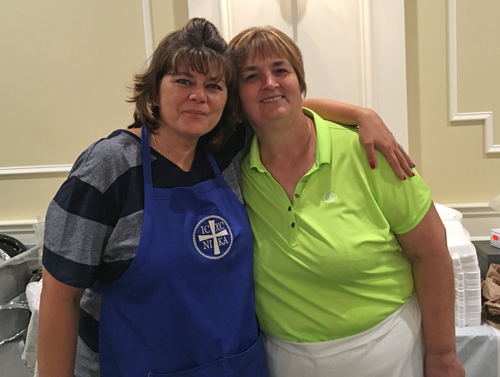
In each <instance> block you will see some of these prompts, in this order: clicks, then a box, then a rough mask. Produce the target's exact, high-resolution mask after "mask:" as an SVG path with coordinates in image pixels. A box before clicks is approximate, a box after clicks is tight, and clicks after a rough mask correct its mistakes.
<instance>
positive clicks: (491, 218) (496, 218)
mask: <svg viewBox="0 0 500 377" xmlns="http://www.w3.org/2000/svg"><path fill="white" fill-rule="evenodd" d="M443 205H445V206H446V207H450V208H453V209H456V210H457V211H459V212H460V213H461V214H462V216H463V218H462V224H463V226H464V227H465V229H467V231H468V232H469V234H470V236H471V239H472V241H485V240H489V239H490V229H493V228H500V212H497V211H495V210H493V209H492V208H491V207H490V206H489V205H488V203H461V204H443Z"/></svg>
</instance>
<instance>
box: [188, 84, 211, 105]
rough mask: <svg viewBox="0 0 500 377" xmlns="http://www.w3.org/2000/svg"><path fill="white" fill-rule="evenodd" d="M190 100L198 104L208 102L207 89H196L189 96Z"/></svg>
mask: <svg viewBox="0 0 500 377" xmlns="http://www.w3.org/2000/svg"><path fill="white" fill-rule="evenodd" d="M189 99H190V100H191V101H195V102H197V103H205V102H207V94H206V93H205V88H203V87H198V86H197V87H194V88H193V91H192V92H191V93H190V94H189Z"/></svg>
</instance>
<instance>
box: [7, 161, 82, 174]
mask: <svg viewBox="0 0 500 377" xmlns="http://www.w3.org/2000/svg"><path fill="white" fill-rule="evenodd" d="M72 167H73V165H72V164H69V165H40V166H15V167H7V168H0V176H10V175H32V174H54V173H69V172H70V171H71V168H72Z"/></svg>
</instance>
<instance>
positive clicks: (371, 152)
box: [364, 143, 377, 169]
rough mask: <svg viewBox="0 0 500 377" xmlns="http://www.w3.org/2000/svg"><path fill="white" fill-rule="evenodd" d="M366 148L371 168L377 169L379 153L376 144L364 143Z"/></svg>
mask: <svg viewBox="0 0 500 377" xmlns="http://www.w3.org/2000/svg"><path fill="white" fill-rule="evenodd" d="M364 147H365V150H366V157H367V158H368V163H369V164H370V168H372V169H375V167H376V166H377V154H376V153H375V146H374V144H373V143H366V144H364Z"/></svg>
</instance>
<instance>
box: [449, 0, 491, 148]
mask: <svg viewBox="0 0 500 377" xmlns="http://www.w3.org/2000/svg"><path fill="white" fill-rule="evenodd" d="M448 12H449V13H448V34H449V74H450V87H449V91H450V93H449V96H450V120H451V122H452V124H453V125H457V126H460V125H461V124H463V122H469V121H478V120H479V121H482V122H484V144H485V152H486V153H500V145H499V144H494V142H493V112H491V111H483V112H477V113H459V112H458V69H457V2H456V0H448Z"/></svg>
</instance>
